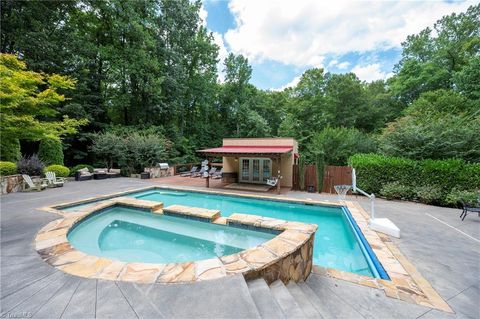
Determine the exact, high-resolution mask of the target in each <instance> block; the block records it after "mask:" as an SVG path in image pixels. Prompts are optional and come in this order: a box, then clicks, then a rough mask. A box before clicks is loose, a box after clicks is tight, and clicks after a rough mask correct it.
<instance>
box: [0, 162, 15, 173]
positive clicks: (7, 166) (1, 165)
mask: <svg viewBox="0 0 480 319" xmlns="http://www.w3.org/2000/svg"><path fill="white" fill-rule="evenodd" d="M15 174H17V164H15V163H13V162H2V161H0V176H7V175H15Z"/></svg>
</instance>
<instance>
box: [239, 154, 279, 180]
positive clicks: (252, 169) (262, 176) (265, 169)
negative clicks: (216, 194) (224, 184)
mask: <svg viewBox="0 0 480 319" xmlns="http://www.w3.org/2000/svg"><path fill="white" fill-rule="evenodd" d="M271 175H272V160H271V159H269V158H243V157H242V158H240V176H239V182H241V183H255V184H265V183H266V182H267V179H268V178H270V177H271Z"/></svg>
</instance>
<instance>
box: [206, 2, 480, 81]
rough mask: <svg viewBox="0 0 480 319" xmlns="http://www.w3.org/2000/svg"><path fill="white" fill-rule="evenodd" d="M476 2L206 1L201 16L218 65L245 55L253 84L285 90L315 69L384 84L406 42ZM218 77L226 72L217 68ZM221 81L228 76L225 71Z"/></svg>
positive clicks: (220, 66) (220, 67)
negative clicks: (215, 49)
mask: <svg viewBox="0 0 480 319" xmlns="http://www.w3.org/2000/svg"><path fill="white" fill-rule="evenodd" d="M476 3H478V2H477V1H386V0H385V1H344V0H334V1H325V0H204V1H203V6H202V10H201V17H202V19H203V20H204V23H205V24H206V27H207V28H208V29H209V30H210V31H211V32H212V33H213V35H214V38H215V43H216V44H217V45H218V46H219V47H220V52H219V59H220V60H221V61H223V59H224V58H225V57H226V56H227V55H228V53H230V52H233V53H234V54H242V55H243V56H245V57H246V58H248V60H249V63H250V65H251V66H252V69H253V72H252V79H251V80H250V83H252V84H254V85H255V86H257V87H258V88H261V89H266V90H281V89H283V88H285V87H289V86H294V85H295V84H296V83H298V80H299V79H300V76H301V75H302V73H303V72H304V71H305V70H307V69H311V68H314V67H321V68H324V69H325V70H326V71H327V72H333V73H346V72H354V73H355V74H356V75H357V76H358V77H359V78H360V79H361V80H363V81H368V82H370V81H373V80H378V79H386V78H388V77H390V76H391V75H392V71H393V67H394V66H395V64H396V63H397V62H398V61H399V59H400V57H401V43H402V42H403V41H405V39H406V37H407V36H408V35H410V34H416V33H418V32H420V31H421V30H423V29H425V28H426V27H432V26H433V24H434V23H435V21H437V20H438V19H440V18H441V17H442V16H444V15H449V14H451V13H453V12H456V13H460V12H464V11H466V9H467V8H468V7H469V6H470V5H474V4H476ZM218 67H219V71H221V70H223V65H222V63H221V62H220V63H219V65H218ZM219 77H220V80H222V79H223V75H222V74H221V72H220V75H219Z"/></svg>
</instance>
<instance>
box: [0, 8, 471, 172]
mask: <svg viewBox="0 0 480 319" xmlns="http://www.w3.org/2000/svg"><path fill="white" fill-rule="evenodd" d="M200 7H201V3H200V1H195V2H192V1H189V0H143V1H124V0H108V1H94V0H76V1H13V0H2V1H1V31H2V32H1V52H2V53H8V54H13V55H15V56H17V57H18V58H19V60H21V61H22V62H24V63H25V64H26V67H27V68H28V70H31V71H34V72H38V73H39V74H45V75H51V74H58V75H62V76H65V77H66V78H65V79H66V80H65V81H67V82H68V81H71V82H68V83H69V84H68V85H63V86H62V85H60V86H58V90H59V92H60V93H61V94H63V95H64V96H65V98H64V99H61V100H58V101H56V103H55V104H54V112H44V113H42V114H37V115H36V116H38V117H39V118H40V119H41V120H42V121H43V122H45V123H48V122H49V121H60V120H62V119H63V120H64V121H65V119H68V120H69V121H74V122H75V125H76V126H77V129H76V132H75V133H73V132H74V131H75V130H71V131H68V130H67V131H65V132H62V134H61V137H62V140H61V141H62V144H63V151H64V156H65V164H66V165H68V166H72V165H75V164H79V163H95V161H96V160H97V158H95V156H94V152H92V149H94V148H95V147H93V148H92V140H94V139H95V137H96V136H98V134H110V138H114V136H119V135H122V134H126V133H125V132H127V131H128V132H134V133H135V134H137V135H142V134H143V135H145V134H150V135H151V134H154V135H156V136H157V137H159V140H160V141H161V142H162V143H163V144H164V145H163V147H164V148H165V150H166V152H165V154H166V155H165V156H166V157H168V158H165V160H167V161H169V162H190V161H192V160H197V158H196V154H195V150H196V149H198V148H202V147H210V146H212V147H213V146H217V145H219V144H221V139H222V138H223V137H264V136H291V137H295V138H296V139H297V140H298V141H299V143H300V148H301V153H302V154H304V159H305V160H306V161H317V160H318V159H319V158H321V160H322V161H323V162H325V163H327V164H338V165H344V164H346V163H347V159H348V157H349V156H351V155H353V154H356V153H379V154H385V155H393V156H402V157H407V158H410V159H447V158H459V159H463V160H466V161H469V162H480V138H479V129H480V5H475V6H471V7H470V8H469V9H468V10H467V11H466V12H464V13H459V14H452V15H450V16H445V17H439V18H440V19H439V20H438V21H437V23H436V24H435V25H434V26H431V27H429V28H426V29H424V30H422V31H421V32H420V33H418V34H414V35H410V36H408V37H407V39H405V41H404V42H403V44H402V49H403V51H402V57H401V60H400V61H399V62H398V63H397V65H396V66H395V69H394V74H393V76H392V77H391V78H389V79H388V80H386V81H383V80H379V81H374V82H371V83H366V82H363V81H361V80H359V79H358V77H357V76H356V75H355V74H353V73H346V74H333V73H328V72H326V71H325V70H324V69H310V70H307V71H306V72H305V73H304V74H303V75H302V77H301V79H300V81H299V83H298V84H297V85H296V86H295V87H291V88H287V89H285V90H283V91H281V92H278V91H264V90H260V89H258V88H256V87H255V86H253V85H251V84H250V83H249V80H250V77H251V74H252V68H251V66H250V65H249V62H248V60H247V59H246V58H244V57H243V56H241V55H234V54H230V55H229V56H228V57H227V58H226V59H225V61H223V66H224V69H223V70H217V63H218V62H219V61H218V52H219V48H218V46H216V45H215V43H214V40H213V35H212V34H211V33H210V32H209V31H208V30H207V29H206V28H205V26H204V24H203V23H202V20H201V18H200V16H199V10H200ZM219 71H223V72H224V73H225V79H224V81H219V79H218V72H219ZM49 79H51V78H49ZM49 83H50V84H55V81H50V82H49ZM42 85H43V84H42ZM4 107H5V105H4V103H3V102H2V108H4ZM3 111H5V109H4V110H3ZM2 121H4V120H2ZM8 125H15V123H13V124H12V123H7V122H2V126H3V127H4V128H3V129H4V130H6V128H5V127H6V126H8ZM2 132H3V131H2ZM119 132H121V133H119ZM6 137H7V136H6V135H4V136H3V138H2V160H11V161H14V160H16V159H18V156H19V153H18V152H16V151H15V150H14V151H11V148H12V147H13V146H12V145H17V144H18V139H20V142H21V150H22V152H23V153H28V152H29V151H31V148H32V147H33V148H34V147H35V146H32V145H35V143H39V142H40V141H41V140H42V139H43V138H44V137H45V136H43V135H42V133H41V132H40V133H38V134H37V135H35V134H29V135H22V136H20V135H18V136H15V135H11V136H10V137H9V140H7V139H6ZM104 137H105V136H104ZM152 141H153V142H152V143H157V141H156V140H152ZM32 143H33V144H32ZM106 144H109V143H108V141H107V143H106ZM133 144H135V143H133ZM96 147H97V148H98V147H100V146H99V145H96Z"/></svg>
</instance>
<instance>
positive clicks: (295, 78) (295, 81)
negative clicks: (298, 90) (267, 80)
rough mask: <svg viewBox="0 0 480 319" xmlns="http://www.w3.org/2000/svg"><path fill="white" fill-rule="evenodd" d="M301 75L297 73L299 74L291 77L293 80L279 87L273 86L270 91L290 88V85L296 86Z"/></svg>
mask: <svg viewBox="0 0 480 319" xmlns="http://www.w3.org/2000/svg"><path fill="white" fill-rule="evenodd" d="M301 77H302V76H301V75H299V76H296V77H294V78H293V80H291V81H290V82H288V83H287V84H285V85H284V86H282V87H280V88H274V89H271V91H283V90H285V89H286V88H291V87H295V86H297V84H298V82H300V78H301Z"/></svg>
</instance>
